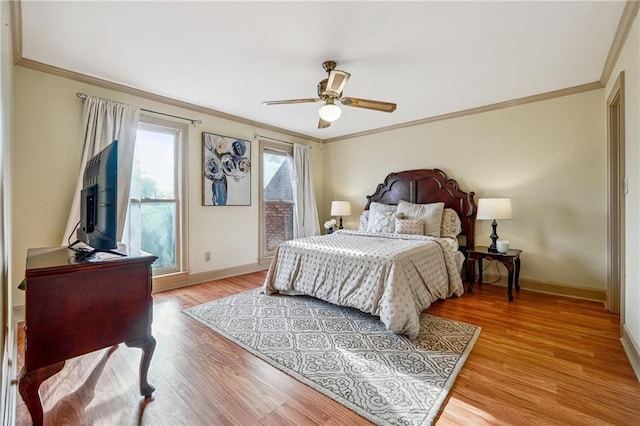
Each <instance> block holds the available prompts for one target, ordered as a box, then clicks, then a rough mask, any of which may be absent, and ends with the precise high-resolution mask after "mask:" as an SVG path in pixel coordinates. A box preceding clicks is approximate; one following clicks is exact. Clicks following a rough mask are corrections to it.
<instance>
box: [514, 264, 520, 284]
mask: <svg viewBox="0 0 640 426" xmlns="http://www.w3.org/2000/svg"><path fill="white" fill-rule="evenodd" d="M515 264H516V277H515V284H516V291H517V292H520V256H518V257H516V259H515Z"/></svg>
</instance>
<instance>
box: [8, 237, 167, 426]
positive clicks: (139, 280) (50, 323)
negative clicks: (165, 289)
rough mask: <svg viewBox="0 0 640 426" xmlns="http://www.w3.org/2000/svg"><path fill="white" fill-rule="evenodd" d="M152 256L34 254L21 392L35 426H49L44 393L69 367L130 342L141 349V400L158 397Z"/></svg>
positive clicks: (29, 277)
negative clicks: (153, 375)
mask: <svg viewBox="0 0 640 426" xmlns="http://www.w3.org/2000/svg"><path fill="white" fill-rule="evenodd" d="M155 260H156V257H155V256H151V255H148V254H146V253H136V254H131V255H129V256H126V257H121V256H116V255H110V254H98V255H97V257H96V258H93V259H89V260H82V261H76V260H75V256H74V252H73V251H72V250H69V249H68V248H66V247H54V248H38V249H29V251H28V253H27V268H26V302H25V323H26V326H25V335H26V343H25V365H24V367H23V368H22V371H21V372H20V377H19V384H18V389H19V391H20V395H21V396H22V399H23V400H24V402H25V404H26V406H27V408H28V410H29V414H31V419H32V421H33V424H34V425H41V424H42V422H43V411H42V402H41V401H40V395H39V393H38V389H39V387H40V385H41V384H42V382H44V381H45V380H47V379H48V378H49V377H51V376H53V375H54V374H56V373H58V372H59V371H60V370H61V369H62V367H64V364H65V361H66V360H67V359H70V358H73V357H76V356H79V355H83V354H86V353H89V352H93V351H96V350H99V349H103V348H106V347H109V346H113V345H116V344H118V343H122V342H124V343H125V344H126V345H127V346H130V347H139V348H141V349H142V359H141V361H140V394H141V395H143V396H145V397H146V396H150V395H151V394H152V393H153V391H154V390H155V389H154V387H153V386H151V385H150V384H149V382H148V381H147V372H148V370H149V363H150V362H151V356H152V355H153V351H154V349H155V346H156V341H155V339H154V337H153V336H152V334H151V322H152V319H153V301H152V298H151V264H152V263H153V262H154V261H155Z"/></svg>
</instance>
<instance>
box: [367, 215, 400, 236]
mask: <svg viewBox="0 0 640 426" xmlns="http://www.w3.org/2000/svg"><path fill="white" fill-rule="evenodd" d="M395 215H396V213H395V212H376V215H375V216H374V218H373V224H372V226H371V231H370V232H388V233H394V232H395V230H396V216H395ZM369 223H371V222H369Z"/></svg>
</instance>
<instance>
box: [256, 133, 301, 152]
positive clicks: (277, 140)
mask: <svg viewBox="0 0 640 426" xmlns="http://www.w3.org/2000/svg"><path fill="white" fill-rule="evenodd" d="M253 137H254V138H258V137H260V138H262V139H269V140H272V141H276V142H280V143H286V144H287V145H293V144H294V143H295V142H289V141H283V140H281V139H276V138H272V137H271V136H264V135H261V134H258V133H254V134H253ZM305 145H306V144H305ZM306 146H307V147H308V148H309V149H313V147H312V146H309V145H306Z"/></svg>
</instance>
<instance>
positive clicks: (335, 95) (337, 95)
mask: <svg viewBox="0 0 640 426" xmlns="http://www.w3.org/2000/svg"><path fill="white" fill-rule="evenodd" d="M322 68H324V70H325V71H326V72H327V74H328V77H327V78H325V79H324V80H322V81H321V82H320V83H318V97H317V98H306V99H287V100H282V101H265V102H262V105H284V104H302V103H307V102H320V101H322V102H324V105H322V106H321V107H320V111H319V114H320V121H319V122H318V129H326V128H327V127H329V126H330V125H331V122H333V121H335V120H337V119H338V118H340V115H341V114H342V111H341V110H340V107H339V106H338V105H336V104H337V103H341V104H342V105H344V106H350V107H355V108H366V109H372V110H375V111H382V112H393V111H395V110H396V104H394V103H390V102H381V101H372V100H369V99H360V98H350V97H343V96H342V90H343V89H344V86H345V85H346V84H347V81H349V77H351V74H349V73H348V72H346V71H340V70H337V69H335V68H336V63H335V62H334V61H326V62H324V63H323V64H322Z"/></svg>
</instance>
